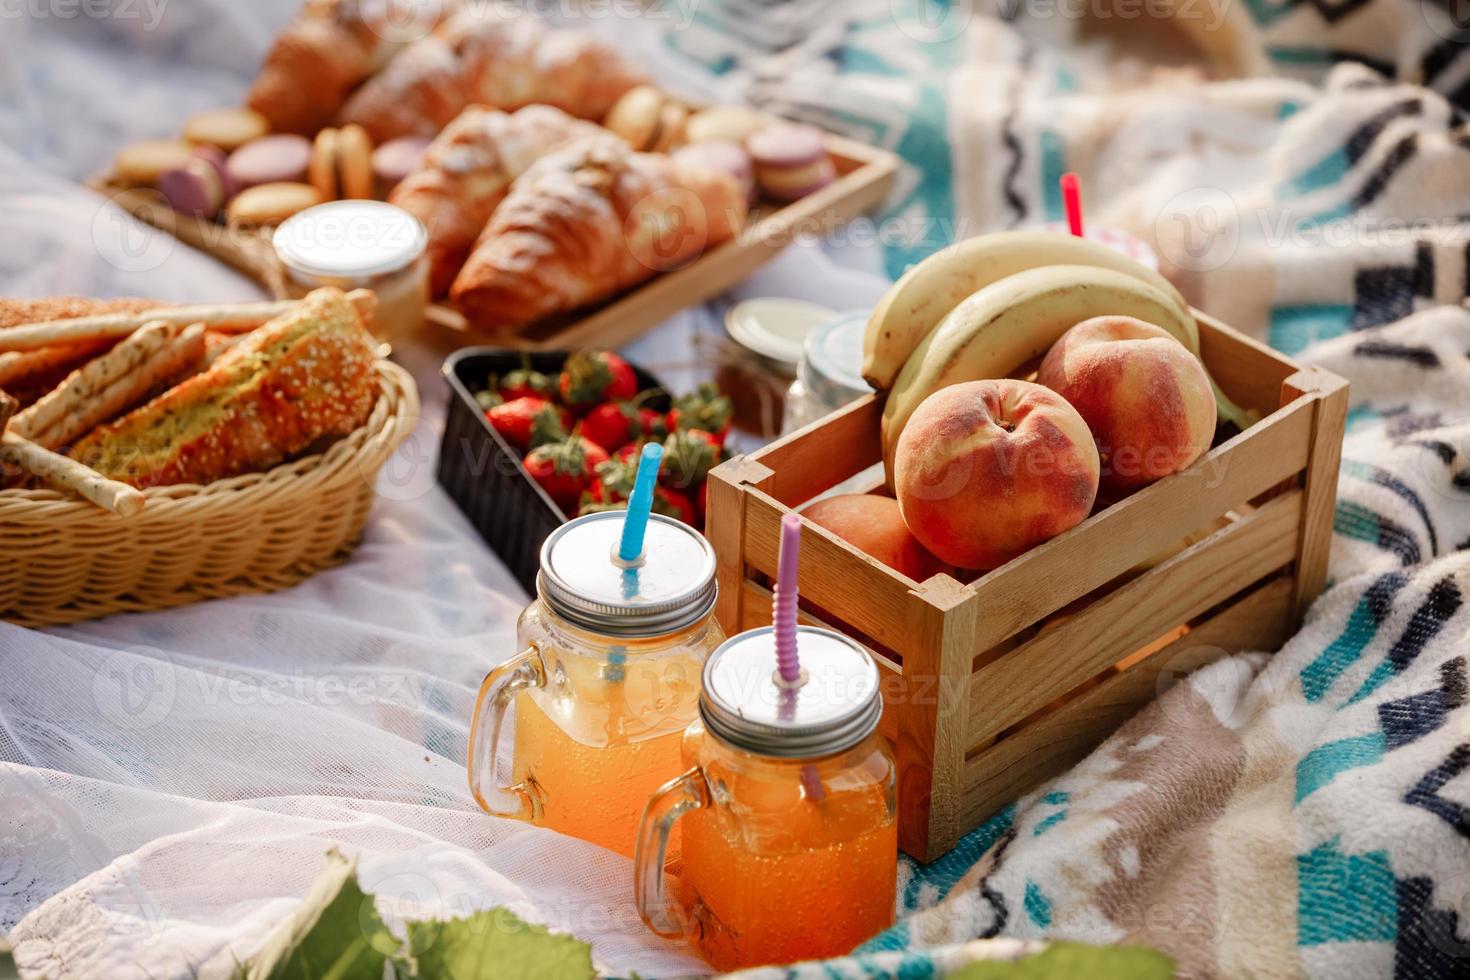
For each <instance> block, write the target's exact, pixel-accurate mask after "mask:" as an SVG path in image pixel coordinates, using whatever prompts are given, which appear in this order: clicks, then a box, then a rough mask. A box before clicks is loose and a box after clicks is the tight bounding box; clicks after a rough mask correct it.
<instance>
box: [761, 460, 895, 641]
mask: <svg viewBox="0 0 1470 980" xmlns="http://www.w3.org/2000/svg"><path fill="white" fill-rule="evenodd" d="M745 498H746V499H745V535H744V537H745V540H744V554H745V562H746V564H748V565H750V566H751V567H752V568H755V569H757V570H758V571H761V572H764V573H765V574H766V575H768V576H770V577H771V578H772V579H774V578H775V576H776V561H777V557H778V556H779V554H780V544H781V518H782V517H783V516H784V515H785V514H787V513H789V509H788V508H786V507H784V506H783V505H782V504H781V503H780V502H779V501H777V500H776V499H775V498H773V497H771V496H770V495H768V494H766V493H764V492H762V491H760V490H755V489H750V488H747V489H746V491H745ZM799 569H800V571H799V578H800V581H801V594H802V597H803V598H805V599H809V600H810V601H811V602H813V603H814V604H816V605H818V606H820V607H822V608H823V609H831V610H834V611H835V612H836V613H838V614H840V615H841V616H842V618H843V619H844V620H845V621H846V622H849V623H851V624H852V625H853V626H854V627H855V628H856V629H857V630H858V631H859V632H861V633H864V634H866V635H868V636H871V637H872V638H873V639H874V640H876V641H877V642H879V643H881V644H883V645H884V646H886V647H888V648H889V649H891V650H893V651H895V652H897V653H898V654H899V655H900V656H902V657H904V658H905V661H906V662H907V659H908V657H909V656H910V655H911V654H913V653H915V652H916V651H917V650H919V649H922V642H923V641H922V638H920V637H918V636H916V635H915V633H914V632H913V629H912V627H913V624H912V622H911V620H912V616H913V609H912V607H913V606H914V602H913V595H914V589H915V588H916V587H917V583H912V584H910V583H909V582H908V581H907V580H906V579H904V578H903V577H902V576H900V575H898V574H897V573H896V572H894V571H893V570H892V569H890V568H889V567H888V566H886V565H884V564H883V563H882V562H880V561H878V560H877V559H876V558H873V557H871V556H869V555H866V554H864V553H863V552H861V551H858V550H857V549H856V548H854V547H853V546H852V545H850V544H848V543H847V542H846V541H843V540H842V539H841V538H839V537H837V535H835V534H833V533H832V532H831V531H828V530H827V529H825V528H821V527H818V526H817V525H815V524H812V523H811V522H810V521H806V522H803V524H802V528H801V561H800V565H799Z"/></svg>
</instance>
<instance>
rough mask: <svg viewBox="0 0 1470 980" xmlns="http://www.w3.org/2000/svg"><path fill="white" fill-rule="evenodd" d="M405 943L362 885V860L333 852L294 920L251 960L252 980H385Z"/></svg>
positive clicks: (280, 928)
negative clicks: (391, 961)
mask: <svg viewBox="0 0 1470 980" xmlns="http://www.w3.org/2000/svg"><path fill="white" fill-rule="evenodd" d="M401 947H402V943H400V942H399V941H398V939H397V938H396V937H394V935H393V934H392V933H391V932H389V931H388V927H387V926H386V925H384V924H383V920H382V919H381V918H379V917H378V909H377V906H375V905H374V904H373V899H372V897H371V896H370V895H366V894H364V893H363V890H362V888H361V887H359V886H358V883H357V861H356V859H353V860H348V859H347V858H345V857H343V856H342V854H341V853H340V852H339V851H337V850H335V849H333V850H331V851H328V852H327V866H326V868H324V869H323V870H322V873H321V874H320V875H318V876H317V879H316V881H315V882H314V883H313V884H312V886H311V891H309V892H308V893H307V894H306V897H305V898H304V899H302V902H301V905H300V907H299V908H297V910H296V911H295V913H294V914H293V915H292V916H291V918H290V919H288V920H286V921H285V922H283V923H281V925H280V926H278V927H276V929H275V930H274V931H273V932H272V933H271V934H270V936H269V937H268V938H267V939H266V942H265V945H264V946H263V947H261V950H260V952H258V953H257V954H256V955H255V956H254V957H252V958H251V961H250V964H249V968H248V970H247V972H246V976H247V977H248V978H249V980H382V977H383V964H384V963H386V962H387V961H388V958H389V957H393V956H397V955H398V953H399V951H400V949H401Z"/></svg>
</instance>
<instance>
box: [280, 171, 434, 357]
mask: <svg viewBox="0 0 1470 980" xmlns="http://www.w3.org/2000/svg"><path fill="white" fill-rule="evenodd" d="M428 240H429V236H428V232H427V231H425V229H424V226H423V223H422V222H420V221H419V219H418V218H415V217H414V216H413V215H411V214H409V213H408V212H407V211H405V210H403V209H402V208H399V207H395V206H394V205H392V204H386V203H384V202H382V201H358V200H349V201H333V202H331V203H328V204H319V205H317V206H316V207H314V208H307V209H306V210H305V211H302V212H300V213H299V214H295V215H293V216H292V217H290V218H288V219H287V220H286V221H285V222H283V223H282V224H281V226H280V227H279V228H277V229H276V231H275V235H274V236H273V237H272V239H271V243H272V245H273V246H274V247H275V253H276V258H277V259H278V260H279V262H280V265H281V271H282V279H283V287H284V290H285V292H286V295H288V296H291V297H296V298H299V297H302V296H305V295H306V294H307V293H309V292H311V291H312V290H313V289H317V288H319V287H322V286H336V287H337V288H339V289H343V290H349V289H371V290H372V291H373V292H374V293H376V294H377V297H378V313H377V317H376V319H375V322H374V324H373V333H374V334H375V335H376V336H377V337H378V338H379V339H380V340H386V341H389V342H392V341H393V340H395V339H397V338H399V337H405V336H409V335H411V334H413V333H414V332H415V331H417V330H418V329H419V326H420V325H421V324H422V323H423V321H424V311H425V310H426V309H427V307H428V303H429V265H428V259H427V258H426V255H425V248H426V247H427V245H428Z"/></svg>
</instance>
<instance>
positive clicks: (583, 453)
mask: <svg viewBox="0 0 1470 980" xmlns="http://www.w3.org/2000/svg"><path fill="white" fill-rule="evenodd" d="M588 446H592V448H593V449H595V450H596V451H597V452H598V453H601V454H602V459H601V462H606V460H607V456H606V454H605V453H602V450H601V448H599V447H597V446H593V444H592V443H590V442H588V441H587V440H586V439H582V438H573V439H568V440H567V441H566V442H551V443H547V444H546V445H544V446H537V447H536V448H535V449H533V450H531V451H530V452H529V453H527V454H526V458H525V460H524V461H523V463H522V465H523V466H525V468H526V472H527V473H528V474H529V475H530V477H531V479H533V480H535V481H536V483H537V484H539V485H540V487H541V489H542V490H545V491H546V495H547V496H548V497H550V498H551V499H552V501H553V502H554V503H555V504H556V505H557V506H558V507H560V508H561V509H562V510H564V511H566V512H567V513H571V512H572V511H574V510H575V509H576V507H577V502H578V500H579V499H580V498H581V496H582V491H583V490H586V489H587V488H588V487H589V486H590V484H591V483H592V473H593V472H594V467H595V466H596V463H597V462H598V461H599V460H597V459H596V457H590V458H589V454H588V450H587V447H588Z"/></svg>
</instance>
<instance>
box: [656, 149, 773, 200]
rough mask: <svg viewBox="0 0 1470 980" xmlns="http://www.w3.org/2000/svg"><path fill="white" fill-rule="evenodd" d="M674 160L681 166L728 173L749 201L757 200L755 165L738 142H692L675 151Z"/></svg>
mask: <svg viewBox="0 0 1470 980" xmlns="http://www.w3.org/2000/svg"><path fill="white" fill-rule="evenodd" d="M674 162H675V163H677V164H679V165H680V166H688V167H700V168H703V169H705V170H715V171H719V172H721V173H727V174H729V175H730V176H732V177H734V178H735V180H736V182H737V183H738V184H739V185H740V187H741V189H742V190H744V192H745V197H746V200H747V201H754V200H755V196H756V193H755V167H754V165H753V164H752V163H751V160H750V154H749V153H747V152H745V148H744V147H742V146H741V145H740V144H738V143H732V142H730V141H729V140H709V141H707V142H704V143H690V144H689V145H688V146H684V147H680V148H679V149H678V150H676V151H674Z"/></svg>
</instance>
